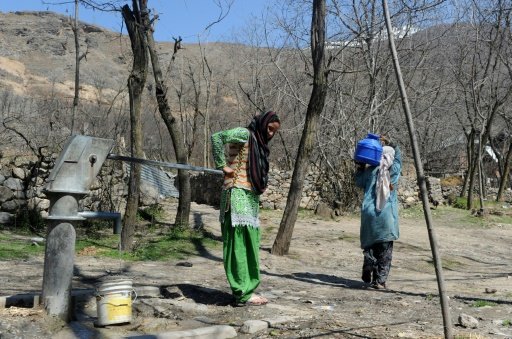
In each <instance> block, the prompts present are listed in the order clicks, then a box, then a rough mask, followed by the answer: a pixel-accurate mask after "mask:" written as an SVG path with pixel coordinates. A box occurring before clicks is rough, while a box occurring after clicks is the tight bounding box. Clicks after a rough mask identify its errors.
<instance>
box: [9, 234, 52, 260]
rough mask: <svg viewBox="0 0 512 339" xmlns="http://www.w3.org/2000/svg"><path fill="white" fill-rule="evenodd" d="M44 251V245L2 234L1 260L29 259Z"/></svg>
mask: <svg viewBox="0 0 512 339" xmlns="http://www.w3.org/2000/svg"><path fill="white" fill-rule="evenodd" d="M43 253H44V246H41V245H39V246H36V245H32V243H31V242H29V240H27V239H14V238H12V237H9V236H7V235H4V234H1V235H0V260H12V259H27V258H29V257H31V256H35V255H38V254H43Z"/></svg>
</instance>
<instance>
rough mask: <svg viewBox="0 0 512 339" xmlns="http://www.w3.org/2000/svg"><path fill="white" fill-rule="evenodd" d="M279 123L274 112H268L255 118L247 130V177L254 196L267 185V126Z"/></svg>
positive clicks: (268, 152)
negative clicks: (248, 133)
mask: <svg viewBox="0 0 512 339" xmlns="http://www.w3.org/2000/svg"><path fill="white" fill-rule="evenodd" d="M275 121H277V122H280V121H279V117H278V116H277V114H276V113H275V112H272V111H269V112H267V113H262V114H259V115H257V116H255V117H254V118H253V119H252V121H251V123H250V124H249V126H248V127H247V129H249V131H250V132H251V137H250V138H249V176H250V178H251V183H252V186H253V188H254V191H255V192H256V194H258V195H260V194H262V193H263V192H264V191H265V189H266V188H267V185H268V169H269V164H268V155H269V154H270V150H269V148H268V142H269V141H270V139H269V138H268V133H267V126H268V124H270V123H271V122H275Z"/></svg>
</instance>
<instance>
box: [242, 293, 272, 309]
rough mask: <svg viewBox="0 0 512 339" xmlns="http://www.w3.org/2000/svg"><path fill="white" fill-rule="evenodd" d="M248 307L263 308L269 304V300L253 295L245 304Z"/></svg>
mask: <svg viewBox="0 0 512 339" xmlns="http://www.w3.org/2000/svg"><path fill="white" fill-rule="evenodd" d="M245 304H246V305H247V306H262V305H266V304H268V299H267V298H264V297H262V296H261V295H257V294H253V295H252V297H250V298H249V300H247V301H246V302H245Z"/></svg>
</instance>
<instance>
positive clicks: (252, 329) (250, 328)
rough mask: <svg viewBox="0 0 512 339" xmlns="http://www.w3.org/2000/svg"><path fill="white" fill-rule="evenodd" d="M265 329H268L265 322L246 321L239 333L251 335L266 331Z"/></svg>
mask: <svg viewBox="0 0 512 339" xmlns="http://www.w3.org/2000/svg"><path fill="white" fill-rule="evenodd" d="M267 328H268V323H267V322H266V321H263V320H247V321H246V322H244V324H243V325H242V327H241V328H240V332H242V333H248V334H252V333H256V332H259V331H263V330H266V329H267Z"/></svg>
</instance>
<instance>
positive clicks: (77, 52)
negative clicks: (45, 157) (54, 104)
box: [71, 0, 80, 135]
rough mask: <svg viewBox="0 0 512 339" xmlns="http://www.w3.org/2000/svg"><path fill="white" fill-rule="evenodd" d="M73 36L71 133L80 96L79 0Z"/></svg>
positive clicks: (76, 4) (72, 132)
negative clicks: (73, 94) (73, 86)
mask: <svg viewBox="0 0 512 339" xmlns="http://www.w3.org/2000/svg"><path fill="white" fill-rule="evenodd" d="M73 36H74V37H75V96H74V97H73V108H72V113H71V135H73V134H75V133H74V132H75V117H76V110H77V108H78V101H79V97H80V42H79V41H78V0H75V21H74V23H73Z"/></svg>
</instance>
